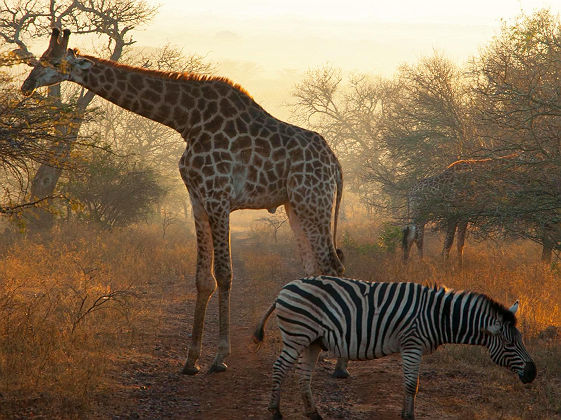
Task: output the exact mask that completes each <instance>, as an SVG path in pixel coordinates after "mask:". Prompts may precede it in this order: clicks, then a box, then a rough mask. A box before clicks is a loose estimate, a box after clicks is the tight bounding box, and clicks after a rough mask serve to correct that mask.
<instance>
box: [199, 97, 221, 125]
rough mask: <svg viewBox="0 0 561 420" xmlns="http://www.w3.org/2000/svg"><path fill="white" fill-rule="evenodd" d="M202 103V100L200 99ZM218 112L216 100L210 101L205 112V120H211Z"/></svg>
mask: <svg viewBox="0 0 561 420" xmlns="http://www.w3.org/2000/svg"><path fill="white" fill-rule="evenodd" d="M199 103H201V101H199ZM217 112H218V105H217V104H216V102H208V103H207V106H206V109H205V110H204V112H203V118H204V119H205V120H210V119H211V118H212V117H214V115H216V113H217Z"/></svg>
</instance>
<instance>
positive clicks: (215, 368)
mask: <svg viewBox="0 0 561 420" xmlns="http://www.w3.org/2000/svg"><path fill="white" fill-rule="evenodd" d="M227 368H228V365H226V363H224V362H222V363H213V364H212V366H211V367H210V369H209V370H208V372H207V373H208V374H210V373H218V372H226V369H227Z"/></svg>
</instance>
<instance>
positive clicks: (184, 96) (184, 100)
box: [180, 90, 199, 119]
mask: <svg viewBox="0 0 561 420" xmlns="http://www.w3.org/2000/svg"><path fill="white" fill-rule="evenodd" d="M180 102H181V104H182V105H183V106H185V107H186V108H187V109H195V108H196V105H197V101H196V100H195V98H194V97H193V96H191V94H190V93H187V92H186V91H184V90H182V91H181V99H180ZM197 119H199V118H197Z"/></svg>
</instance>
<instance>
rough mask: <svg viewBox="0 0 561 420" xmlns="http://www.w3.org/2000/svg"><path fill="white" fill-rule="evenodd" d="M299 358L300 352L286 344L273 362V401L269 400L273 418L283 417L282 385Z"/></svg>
mask: <svg viewBox="0 0 561 420" xmlns="http://www.w3.org/2000/svg"><path fill="white" fill-rule="evenodd" d="M292 344H294V343H292ZM297 359H298V354H297V353H296V352H295V350H294V348H290V347H288V346H286V345H285V346H284V347H283V349H282V352H281V354H280V355H279V357H278V358H277V360H276V361H275V363H273V390H272V392H271V401H270V402H269V411H270V412H271V413H272V414H273V420H280V419H282V414H281V412H280V393H281V386H282V383H283V381H284V378H285V377H286V374H287V373H288V372H289V371H290V368H291V367H292V365H294V362H296V360H297Z"/></svg>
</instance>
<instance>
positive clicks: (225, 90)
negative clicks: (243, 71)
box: [216, 80, 232, 96]
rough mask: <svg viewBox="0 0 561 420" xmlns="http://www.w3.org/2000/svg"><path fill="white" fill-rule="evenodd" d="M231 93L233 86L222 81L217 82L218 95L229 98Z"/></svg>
mask: <svg viewBox="0 0 561 420" xmlns="http://www.w3.org/2000/svg"><path fill="white" fill-rule="evenodd" d="M231 91H232V86H230V85H229V84H227V83H225V82H222V81H220V80H217V81H216V92H217V93H218V95H220V96H227V95H228V94H229V93H230V92H231Z"/></svg>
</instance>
